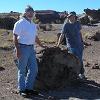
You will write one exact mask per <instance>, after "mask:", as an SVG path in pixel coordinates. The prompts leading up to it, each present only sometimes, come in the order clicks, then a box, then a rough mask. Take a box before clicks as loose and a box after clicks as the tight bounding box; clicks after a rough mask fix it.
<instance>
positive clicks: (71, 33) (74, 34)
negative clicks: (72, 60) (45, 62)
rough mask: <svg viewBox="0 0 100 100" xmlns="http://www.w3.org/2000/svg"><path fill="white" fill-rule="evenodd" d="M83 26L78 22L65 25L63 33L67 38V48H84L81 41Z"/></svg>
mask: <svg viewBox="0 0 100 100" xmlns="http://www.w3.org/2000/svg"><path fill="white" fill-rule="evenodd" d="M80 30H81V25H80V23H79V22H78V21H77V22H75V23H64V25H63V29H62V33H63V34H64V35H65V37H66V42H67V47H71V48H81V47H83V42H82V39H81V36H80V35H81V33H80Z"/></svg>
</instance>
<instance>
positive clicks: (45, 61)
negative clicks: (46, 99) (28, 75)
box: [36, 47, 80, 90]
mask: <svg viewBox="0 0 100 100" xmlns="http://www.w3.org/2000/svg"><path fill="white" fill-rule="evenodd" d="M36 56H37V60H38V66H39V73H38V77H37V82H36V88H38V89H46V90H51V89H58V88H63V87H65V86H66V84H67V83H68V82H69V81H70V80H74V79H76V76H77V74H79V71H80V62H79V60H78V58H77V57H75V56H74V55H72V54H70V53H68V52H67V50H63V49H61V48H59V47H50V48H46V49H44V50H40V51H38V52H37V54H36Z"/></svg>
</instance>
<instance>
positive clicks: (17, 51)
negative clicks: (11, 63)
mask: <svg viewBox="0 0 100 100" xmlns="http://www.w3.org/2000/svg"><path fill="white" fill-rule="evenodd" d="M16 56H17V58H20V56H21V54H20V51H19V49H16Z"/></svg>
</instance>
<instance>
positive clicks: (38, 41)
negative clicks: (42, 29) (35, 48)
mask: <svg viewBox="0 0 100 100" xmlns="http://www.w3.org/2000/svg"><path fill="white" fill-rule="evenodd" d="M35 41H36V43H37V44H38V45H39V46H41V47H42V48H45V47H46V46H43V45H42V44H41V41H40V40H39V38H38V36H36V39H35Z"/></svg>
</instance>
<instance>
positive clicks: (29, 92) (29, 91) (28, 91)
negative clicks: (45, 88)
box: [25, 89, 39, 96]
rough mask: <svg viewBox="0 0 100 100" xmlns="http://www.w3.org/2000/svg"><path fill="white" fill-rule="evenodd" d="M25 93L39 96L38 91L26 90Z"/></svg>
mask: <svg viewBox="0 0 100 100" xmlns="http://www.w3.org/2000/svg"><path fill="white" fill-rule="evenodd" d="M25 91H26V93H27V94H28V95H35V96H36V95H39V92H38V91H36V90H29V89H26V90H25Z"/></svg>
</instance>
